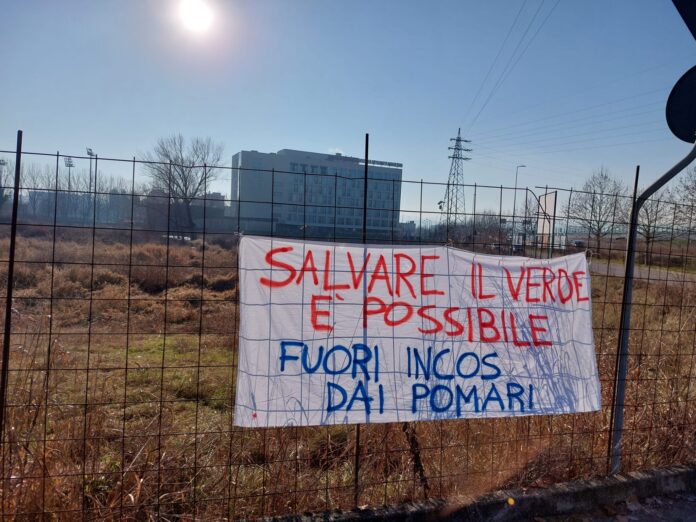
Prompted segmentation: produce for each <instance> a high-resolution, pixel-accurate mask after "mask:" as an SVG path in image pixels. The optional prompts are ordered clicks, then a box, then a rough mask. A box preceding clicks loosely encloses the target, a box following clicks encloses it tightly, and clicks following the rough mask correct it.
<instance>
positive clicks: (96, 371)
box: [0, 151, 696, 519]
mask: <svg viewBox="0 0 696 522" xmlns="http://www.w3.org/2000/svg"><path fill="white" fill-rule="evenodd" d="M0 158H2V159H4V160H5V164H4V165H2V166H0V169H3V170H2V171H0V176H1V178H2V188H1V189H0V190H1V192H0V227H1V230H0V260H1V262H2V267H0V270H1V271H2V283H1V284H2V292H3V294H2V295H3V296H6V292H7V287H8V284H11V285H12V287H13V289H14V296H13V300H12V303H11V307H12V310H11V311H12V324H11V342H10V355H9V358H8V360H6V361H3V364H4V365H5V367H6V368H7V370H8V388H7V400H6V405H5V423H4V432H3V433H2V444H1V452H2V459H1V463H2V489H1V495H2V498H1V509H2V515H3V517H4V518H21V517H26V518H32V517H38V516H41V515H44V514H50V515H53V516H56V517H62V518H83V519H131V518H133V519H134V518H143V517H153V518H154V517H156V518H166V519H174V518H183V519H189V518H199V519H239V518H247V517H258V516H268V515H284V514H294V513H300V512H306V511H328V510H334V509H337V508H346V509H349V508H353V507H355V506H363V505H368V506H378V505H385V504H388V505H393V504H398V503H401V502H405V501H413V500H421V499H427V498H450V499H456V498H457V497H459V496H462V495H467V496H470V495H477V494H480V493H483V492H486V491H490V490H493V489H500V488H506V487H515V486H517V487H535V486H544V485H546V484H550V483H553V482H557V481H562V480H570V479H576V478H587V477H592V476H599V475H604V474H606V473H607V466H608V460H607V459H608V449H609V435H610V425H609V423H610V416H611V409H612V400H613V390H614V380H615V369H616V353H617V338H618V326H619V314H620V309H621V291H622V285H623V262H622V261H623V258H624V254H625V246H626V245H625V241H626V235H627V230H626V229H627V223H628V215H627V212H628V210H627V209H628V208H630V205H629V203H630V201H631V198H630V197H627V196H625V195H622V194H602V193H589V192H581V191H575V190H566V189H560V188H547V187H543V188H542V187H537V188H533V189H528V188H513V187H506V186H497V187H493V186H486V185H478V184H471V185H463V186H461V187H459V189H460V190H463V192H464V200H465V205H464V208H462V209H460V210H461V212H457V213H456V214H455V215H452V214H450V215H443V213H442V211H441V209H442V207H443V201H442V198H443V196H444V194H446V193H447V191H448V188H451V187H448V186H447V185H446V184H442V183H432V182H425V181H407V180H394V179H376V178H370V179H369V182H368V199H369V202H368V212H367V216H368V222H367V241H368V242H378V243H382V244H384V243H387V244H395V245H399V244H438V243H439V244H442V243H449V244H451V245H454V246H456V247H460V248H464V249H467V250H472V251H476V252H487V253H491V254H501V255H526V256H530V257H548V256H551V255H552V256H558V255H563V254H565V253H571V252H579V251H586V252H587V255H588V256H589V257H590V258H591V276H592V300H593V323H594V324H593V327H594V335H595V343H596V350H597V360H598V365H599V372H600V380H601V383H602V405H603V406H602V410H601V411H600V412H597V413H591V414H587V413H585V414H577V415H557V416H538V417H518V418H507V419H480V420H458V421H439V422H423V423H409V424H387V425H363V426H362V427H361V428H360V429H359V430H356V428H355V427H354V426H332V427H310V428H295V427H288V428H283V429H276V428H271V429H253V430H251V429H240V428H235V427H234V425H233V410H234V408H233V406H234V400H235V397H234V396H235V376H236V364H237V337H238V327H239V324H238V279H237V244H238V240H239V237H240V234H244V233H254V234H262V235H269V236H274V237H299V238H304V239H308V240H309V239H316V240H336V241H360V240H361V237H362V236H361V231H362V213H363V203H362V202H363V194H362V183H363V180H362V175H360V176H358V177H356V176H354V175H351V174H350V173H348V174H346V175H331V174H326V173H321V172H319V173H311V172H310V173H308V172H301V173H298V172H279V171H261V170H247V169H232V168H229V167H215V168H210V167H208V166H199V167H195V168H197V169H199V170H200V169H202V170H200V172H202V173H203V177H202V179H203V186H202V189H201V191H200V192H199V193H197V194H194V195H193V197H183V196H182V195H181V193H177V191H176V187H173V186H171V184H170V186H168V187H166V186H164V187H163V186H159V187H152V186H151V185H149V179H150V178H149V177H148V172H149V170H148V169H149V168H150V167H149V166H150V165H151V164H147V163H145V162H141V161H137V160H135V159H133V160H116V159H103V158H97V157H94V158H92V157H89V158H88V157H85V158H80V157H72V161H71V162H66V161H65V157H64V156H61V155H60V154H58V153H56V154H53V155H51V154H36V153H24V154H23V155H22V157H21V164H22V168H21V187H20V189H19V215H18V219H17V223H16V225H15V226H16V233H17V243H16V257H15V260H14V277H13V280H12V281H11V282H9V283H8V281H7V272H8V268H9V267H8V264H9V243H10V241H9V238H10V234H11V230H12V223H11V213H10V210H11V209H10V207H11V200H12V195H13V186H12V183H11V182H10V181H9V180H10V179H11V176H12V174H13V172H14V161H15V156H14V153H13V152H12V151H5V152H2V153H0ZM68 163H71V164H72V166H71V167H68V166H67V165H68ZM3 167H4V168H3ZM161 167H164V168H172V167H173V166H172V165H161ZM187 168H193V167H187ZM244 177H246V178H247V180H248V182H250V183H252V184H256V185H258V186H259V187H266V188H268V187H270V190H263V189H261V190H258V191H256V192H255V193H254V194H255V195H254V196H253V197H248V198H247V197H245V194H244V193H240V192H238V191H237V193H235V188H234V187H235V186H236V187H239V186H241V185H240V179H241V178H244ZM279 187H280V188H279ZM288 187H291V188H288ZM694 217H695V216H694V208H693V207H690V206H688V205H683V204H679V203H678V202H676V201H673V200H659V199H655V200H651V201H650V202H649V203H648V204H647V205H646V207H645V213H644V215H642V216H641V221H640V226H639V233H640V238H641V239H640V242H639V257H638V259H639V265H638V266H637V268H636V282H635V287H634V288H635V292H634V295H635V298H634V299H635V301H634V305H633V323H632V330H631V337H630V360H629V372H628V382H627V395H626V407H625V425H624V431H623V434H622V449H623V470H625V471H628V470H638V469H644V468H652V467H656V466H661V465H666V464H676V463H686V462H692V461H693V460H694V457H695V456H696V435H694V433H696V405H695V402H696V399H695V398H694V391H696V390H695V389H696V375H695V374H696V372H695V371H694V354H695V353H696V321H695V320H694V314H695V313H696V292H694V285H695V283H696V246H695V245H694V244H693V235H694V232H695V231H694V220H693V218H694ZM3 327H4V324H3Z"/></svg>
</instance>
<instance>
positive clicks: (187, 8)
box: [179, 0, 213, 33]
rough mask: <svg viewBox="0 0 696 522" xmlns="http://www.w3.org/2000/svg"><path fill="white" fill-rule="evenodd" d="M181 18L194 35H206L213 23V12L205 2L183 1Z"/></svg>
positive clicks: (180, 9) (180, 12) (180, 10)
mask: <svg viewBox="0 0 696 522" xmlns="http://www.w3.org/2000/svg"><path fill="white" fill-rule="evenodd" d="M179 18H180V19H181V22H182V23H183V24H184V27H186V29H188V30H189V31H191V32H194V33H205V32H206V31H207V30H208V29H209V28H210V25H211V24H212V23H213V12H212V11H211V9H210V7H209V6H208V4H206V3H205V2H204V0H181V2H180V4H179Z"/></svg>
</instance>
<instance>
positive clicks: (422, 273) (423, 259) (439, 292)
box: [420, 256, 445, 295]
mask: <svg viewBox="0 0 696 522" xmlns="http://www.w3.org/2000/svg"><path fill="white" fill-rule="evenodd" d="M428 259H432V260H436V259H440V256H421V266H420V290H421V295H445V292H444V291H443V290H428V289H427V288H425V280H426V279H429V278H432V277H435V276H434V275H433V274H427V273H426V272H425V262H426V261H427V260H428Z"/></svg>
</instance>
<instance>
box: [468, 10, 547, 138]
mask: <svg viewBox="0 0 696 522" xmlns="http://www.w3.org/2000/svg"><path fill="white" fill-rule="evenodd" d="M559 2H560V0H556V3H555V4H554V5H553V7H552V8H551V10H550V11H549V13H548V14H547V16H546V18H544V20H543V21H542V22H541V24H540V25H539V27H538V28H537V30H536V32H535V33H534V35H533V36H532V38H531V39H530V40H529V42H528V43H527V45H526V46H525V47H524V49H523V50H522V52H521V53H520V54H519V55H518V56H517V59H515V56H516V54H517V51H518V50H519V48H520V46H521V45H522V42H523V41H524V39H525V38H526V36H527V33H529V30H530V29H531V28H532V26H533V25H534V22H535V21H536V19H537V17H538V16H539V13H540V12H541V8H542V7H543V5H544V1H543V0H542V2H541V3H540V4H539V7H538V8H537V10H536V12H535V13H534V16H533V17H532V20H531V21H530V22H529V25H528V26H527V29H525V31H524V34H523V35H522V38H520V40H519V41H518V43H517V46H516V47H515V50H514V51H513V53H512V55H510V59H509V60H508V62H507V64H506V65H505V67H504V68H503V72H502V73H501V75H500V77H499V78H498V81H497V82H496V84H495V85H494V86H493V89H491V91H490V93H489V95H488V97H487V98H486V101H485V102H484V103H483V105H482V106H481V108H480V109H479V111H478V112H477V113H476V116H475V117H474V119H473V121H472V122H471V124H470V125H469V129H471V128H472V127H473V126H474V125H475V124H476V122H477V121H478V118H479V116H480V115H481V113H482V112H483V111H484V109H485V108H486V107H487V106H488V104H489V103H490V101H491V100H492V99H493V96H495V94H496V93H497V92H498V90H499V89H500V87H501V86H502V84H503V83H504V82H505V79H507V77H508V76H509V75H510V73H511V72H512V70H513V69H514V68H515V67H516V66H517V64H518V63H519V61H520V59H521V58H522V56H524V54H525V53H526V52H527V49H528V48H529V46H530V45H531V43H532V42H533V41H534V39H535V38H536V37H537V35H538V34H539V31H540V30H541V28H542V27H543V26H544V25H545V24H546V22H547V20H548V19H549V17H550V16H551V14H552V13H553V11H554V10H555V9H556V7H557V6H558V4H559ZM513 60H515V61H514V63H513Z"/></svg>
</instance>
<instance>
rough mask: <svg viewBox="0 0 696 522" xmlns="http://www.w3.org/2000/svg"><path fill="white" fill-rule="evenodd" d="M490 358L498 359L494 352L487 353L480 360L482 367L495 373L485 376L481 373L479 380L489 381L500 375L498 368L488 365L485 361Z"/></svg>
mask: <svg viewBox="0 0 696 522" xmlns="http://www.w3.org/2000/svg"><path fill="white" fill-rule="evenodd" d="M490 357H498V354H497V353H495V352H493V353H488V354H486V355H484V356H483V358H482V359H481V362H482V363H483V365H484V366H488V367H489V368H491V369H493V370H494V371H495V373H493V374H485V373H482V374H481V378H482V379H483V380H484V381H490V380H491V379H497V378H498V377H500V374H501V373H502V372H501V371H500V368H498V367H497V366H496V365H495V364H493V363H489V362H488V361H487V359H488V358H490Z"/></svg>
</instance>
